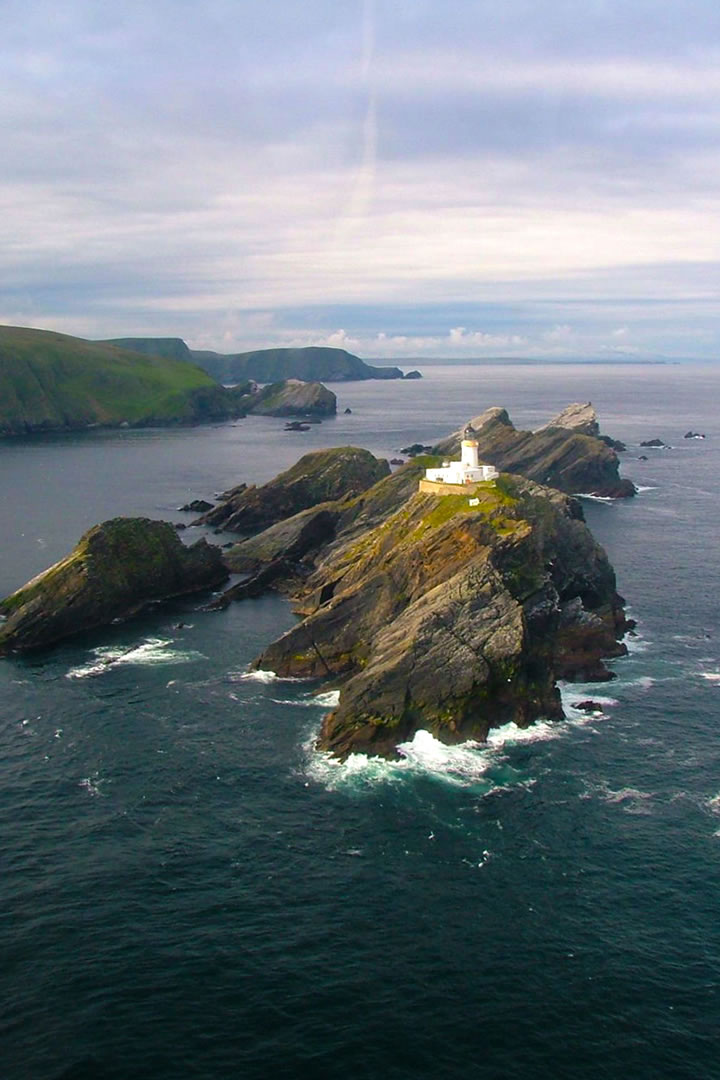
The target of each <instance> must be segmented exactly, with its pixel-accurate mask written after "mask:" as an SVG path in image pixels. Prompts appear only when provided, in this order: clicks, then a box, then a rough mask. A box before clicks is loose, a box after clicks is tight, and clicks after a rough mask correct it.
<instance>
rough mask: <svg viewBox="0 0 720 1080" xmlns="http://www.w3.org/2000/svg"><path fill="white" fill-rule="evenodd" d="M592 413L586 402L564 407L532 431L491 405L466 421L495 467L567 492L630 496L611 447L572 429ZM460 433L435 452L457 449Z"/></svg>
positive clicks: (631, 486)
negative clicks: (520, 425)
mask: <svg viewBox="0 0 720 1080" xmlns="http://www.w3.org/2000/svg"><path fill="white" fill-rule="evenodd" d="M594 413H595V410H594V409H592V406H585V405H580V406H577V405H573V406H569V408H568V409H567V410H565V412H564V413H560V415H559V416H558V417H556V418H555V420H553V421H551V423H550V424H549V425H547V426H546V427H544V428H540V429H539V430H538V431H534V432H533V431H518V430H517V429H516V428H515V426H514V425H513V423H512V421H511V419H510V417H509V416H508V414H507V411H506V410H505V409H501V408H498V407H494V408H490V409H486V411H485V412H484V413H482V414H481V415H480V416H476V417H475V418H474V419H473V420H472V421H471V423H472V426H473V427H474V429H475V432H476V437H477V440H478V451H479V455H480V459H481V460H482V461H486V462H488V463H489V464H490V465H494V466H495V467H496V468H497V469H500V470H502V471H504V472H511V473H517V474H519V475H521V476H526V477H528V479H530V480H535V481H537V482H538V483H540V484H547V485H549V486H550V487H554V488H557V489H558V490H559V491H564V492H566V493H567V494H571V495H576V494H581V493H582V494H587V495H601V496H605V497H609V498H625V497H627V496H630V495H634V494H635V485H634V484H633V483H632V481H630V480H626V479H624V478H623V477H621V476H620V473H619V466H620V462H619V460H618V456H617V454H616V453H615V451H614V450H613V449H612V447H611V446H608V445H607V444H606V442H605V441H604V440H603V439H602V438H598V437H596V436H594V435H591V434H584V433H583V432H582V431H580V430H577V428H578V426H585V427H592V426H593V417H594ZM563 418H564V422H563V423H562V424H561V423H560V421H561V420H563ZM573 421H577V424H576V423H574V422H573ZM595 422H596V418H595ZM461 438H462V431H461V430H458V431H456V432H454V433H453V434H452V435H450V436H449V437H448V438H447V439H443V440H442V441H441V442H440V443H438V444H437V446H435V448H434V449H435V452H436V453H438V454H444V455H453V454H457V452H458V450H459V447H460V440H461Z"/></svg>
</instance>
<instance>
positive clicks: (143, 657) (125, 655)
mask: <svg viewBox="0 0 720 1080" xmlns="http://www.w3.org/2000/svg"><path fill="white" fill-rule="evenodd" d="M172 645H173V642H172V641H169V640H168V641H166V640H163V639H162V638H148V639H147V640H146V641H144V642H143V643H142V644H141V645H134V646H132V647H130V648H122V647H118V646H116V645H103V646H100V648H97V649H93V650H92V655H93V657H94V659H93V660H90V661H89V662H88V663H86V664H81V665H80V666H79V667H74V668H71V669H70V670H69V671H68V672H66V673H65V678H66V679H87V678H88V677H89V676H91V675H101V674H103V672H106V671H108V670H109V669H110V668H114V667H118V666H119V665H121V664H140V665H143V666H146V667H147V666H155V665H158V664H187V663H190V662H191V661H193V660H203V659H204V656H203V654H202V653H199V652H196V651H195V650H180V649H173V648H172Z"/></svg>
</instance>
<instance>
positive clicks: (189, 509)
mask: <svg viewBox="0 0 720 1080" xmlns="http://www.w3.org/2000/svg"><path fill="white" fill-rule="evenodd" d="M212 508H213V504H212V503H211V502H208V501H207V499H193V501H192V502H189V503H185V505H184V506H180V507H178V509H179V510H184V511H185V512H186V513H193V514H206V513H207V511H208V510H212Z"/></svg>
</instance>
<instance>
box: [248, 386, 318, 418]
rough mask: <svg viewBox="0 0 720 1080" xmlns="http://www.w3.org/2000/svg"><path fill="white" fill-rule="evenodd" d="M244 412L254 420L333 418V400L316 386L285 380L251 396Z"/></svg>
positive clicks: (265, 387)
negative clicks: (284, 417)
mask: <svg viewBox="0 0 720 1080" xmlns="http://www.w3.org/2000/svg"><path fill="white" fill-rule="evenodd" d="M248 412H251V413H253V415H255V416H334V415H335V413H336V412H337V398H336V397H335V394H333V392H332V390H328V388H327V387H326V386H323V384H322V383H320V382H303V381H302V380H301V379H285V380H283V381H282V382H276V383H271V384H270V385H269V386H264V387H263V388H262V390H259V391H258V392H257V393H256V394H254V395H253V397H252V399H251V400H250V402H249V404H248Z"/></svg>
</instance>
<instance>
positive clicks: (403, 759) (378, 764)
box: [305, 730, 494, 790]
mask: <svg viewBox="0 0 720 1080" xmlns="http://www.w3.org/2000/svg"><path fill="white" fill-rule="evenodd" d="M316 736H317V730H313V732H312V734H311V737H310V738H309V739H308V741H307V742H306V744H305V750H306V752H307V755H308V770H307V771H308V775H309V776H310V778H311V779H312V780H315V781H317V782H318V783H320V784H323V785H324V786H325V787H327V788H328V789H330V790H335V789H337V788H341V787H346V786H357V785H358V783H360V784H361V785H362V786H375V785H376V784H392V783H399V782H402V781H403V780H404V779H405V778H406V777H407V776H408V775H412V774H416V775H417V774H426V775H427V774H430V775H434V776H436V777H438V778H439V779H442V780H445V781H446V782H448V783H450V784H454V785H457V786H459V787H467V786H469V785H471V784H475V783H477V782H478V781H479V780H481V779H482V778H483V777H484V775H485V773H486V772H487V770H488V769H489V768H490V765H491V764H492V762H493V758H494V755H493V753H492V751H491V750H490V749H488V748H483V747H482V746H481V744H480V743H476V742H472V741H469V742H466V743H460V744H459V745H457V746H446V745H445V744H444V743H441V742H439V741H438V740H437V739H436V738H434V736H433V735H431V734H430V732H429V731H417V732H416V733H415V736H414V737H413V739H411V740H410V741H409V742H405V743H400V744H399V745H398V747H397V749H398V753H399V754H400V755H401V756H400V757H399V758H395V759H393V760H388V759H387V758H381V757H374V756H371V755H369V754H350V756H349V757H348V758H346V759H345V761H339V760H338V759H337V758H335V757H333V756H332V754H329V753H327V752H326V751H324V750H317V749H316V747H315V745H314V743H315V738H316Z"/></svg>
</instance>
